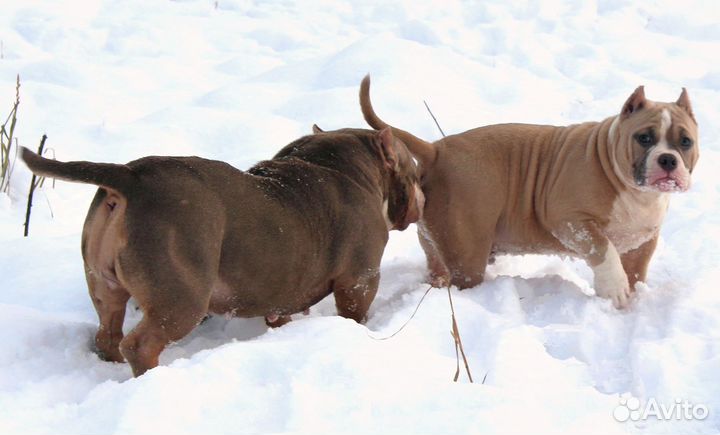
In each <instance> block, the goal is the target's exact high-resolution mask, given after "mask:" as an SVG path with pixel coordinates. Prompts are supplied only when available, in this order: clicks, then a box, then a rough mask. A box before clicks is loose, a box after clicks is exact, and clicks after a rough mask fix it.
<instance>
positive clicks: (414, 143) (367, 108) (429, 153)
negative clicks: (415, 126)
mask: <svg viewBox="0 0 720 435" xmlns="http://www.w3.org/2000/svg"><path fill="white" fill-rule="evenodd" d="M360 108H361V109H362V113H363V117H365V121H367V123H368V124H370V126H371V127H372V128H374V129H375V130H381V129H383V128H385V127H390V128H392V132H393V134H394V135H395V137H397V138H398V139H400V140H401V141H403V143H404V144H405V145H406V146H407V147H408V149H409V150H410V152H411V153H413V155H415V157H417V158H418V160H420V162H421V163H422V164H423V166H424V167H425V168H427V167H429V166H431V165H432V164H433V163H434V162H435V159H436V158H437V148H435V146H434V145H433V144H431V143H430V142H426V141H424V140H422V139H420V138H419V137H417V136H415V135H413V134H410V133H408V132H407V131H405V130H400V129H399V128H395V127H393V126H389V125H388V124H387V123H386V122H385V121H383V120H382V119H380V118H378V116H377V115H376V114H375V111H374V110H373V107H372V103H370V74H368V75H366V76H365V78H363V80H362V82H361V83H360Z"/></svg>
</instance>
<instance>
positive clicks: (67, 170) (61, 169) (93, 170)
mask: <svg viewBox="0 0 720 435" xmlns="http://www.w3.org/2000/svg"><path fill="white" fill-rule="evenodd" d="M21 148H22V150H21V153H20V157H21V158H22V159H23V161H24V162H25V164H26V165H27V166H28V168H30V170H31V171H32V172H33V173H34V174H36V175H42V176H45V177H51V178H58V179H61V180H67V181H74V182H77V183H88V184H94V185H96V186H101V187H108V188H111V189H114V190H117V191H118V192H121V193H125V194H126V193H127V191H128V189H129V188H130V187H131V186H133V185H134V184H136V183H137V179H136V178H135V175H134V174H133V172H132V170H131V169H130V168H129V167H127V166H126V165H117V164H113V163H93V162H58V161H57V160H51V159H46V158H44V157H41V156H39V155H37V154H35V153H34V152H32V151H30V150H29V149H27V148H25V147H21Z"/></svg>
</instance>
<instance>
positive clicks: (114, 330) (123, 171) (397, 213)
mask: <svg viewBox="0 0 720 435" xmlns="http://www.w3.org/2000/svg"><path fill="white" fill-rule="evenodd" d="M22 157H23V159H24V160H25V161H26V163H27V164H28V166H29V167H30V168H31V170H33V172H35V173H38V174H42V175H47V176H52V177H57V178H62V179H67V180H70V181H79V182H86V183H92V184H96V185H99V186H100V188H99V189H98V191H97V194H96V195H95V199H94V200H93V202H92V205H91V206H90V210H89V212H88V215H87V219H86V221H85V227H84V229H83V236H82V253H83V259H84V262H85V272H86V278H87V283H88V287H89V290H90V296H91V298H92V301H93V304H94V305H95V308H96V310H97V313H98V316H99V319H100V326H99V329H98V332H97V335H96V345H97V348H98V351H99V353H100V355H101V356H103V357H104V358H106V359H108V360H111V361H123V360H124V359H125V360H127V361H128V362H129V363H130V364H131V366H132V369H133V373H134V374H135V376H139V375H141V374H142V373H144V372H145V371H146V370H148V369H150V368H152V367H155V366H156V365H157V364H158V356H159V354H160V353H161V352H162V350H163V349H164V347H165V346H166V345H167V344H168V343H169V342H171V341H175V340H179V339H180V338H182V337H184V336H185V335H187V334H188V333H189V332H190V331H191V330H192V329H193V328H194V327H195V326H196V325H197V324H198V323H199V322H200V321H201V320H202V319H203V317H204V316H205V315H206V314H207V313H208V312H212V313H230V314H233V315H236V316H241V317H254V316H265V317H266V321H267V322H268V324H270V325H271V326H279V325H280V324H283V323H285V322H287V321H288V320H289V315H290V314H293V313H297V312H301V311H303V310H306V309H307V308H308V307H310V306H311V305H313V304H315V303H316V302H318V301H320V300H321V299H323V298H324V297H325V296H327V295H328V294H330V293H331V292H332V293H334V296H335V301H336V305H337V309H338V313H339V314H340V315H342V316H345V317H348V318H352V319H355V320H357V321H359V322H360V321H363V320H364V319H365V316H366V314H367V311H368V308H369V306H370V303H371V302H372V300H373V298H374V296H375V293H376V291H377V286H378V280H379V267H380V259H381V256H382V253H383V250H384V247H385V244H386V242H387V239H388V230H389V229H400V230H402V229H405V227H407V225H409V224H410V223H411V222H414V221H416V220H417V219H418V218H419V213H420V210H421V209H422V201H423V199H422V196H421V194H420V196H418V192H420V190H419V189H418V188H417V187H416V174H415V165H414V163H413V161H412V158H411V157H410V154H409V152H408V151H407V149H406V148H405V146H404V145H403V144H402V143H401V142H399V141H396V140H395V139H394V138H393V136H392V134H391V132H390V129H386V130H384V131H382V132H373V131H370V130H349V129H346V130H338V131H336V132H328V133H320V134H315V135H312V136H306V137H303V138H301V139H298V140H297V141H295V142H293V143H291V144H290V145H288V146H287V147H285V148H284V149H283V150H281V151H280V152H279V153H278V155H277V156H276V157H275V158H274V159H273V160H269V161H265V162H261V163H259V164H258V165H256V166H254V167H253V168H251V169H250V170H248V171H247V172H243V171H240V170H237V169H235V168H233V167H232V166H230V165H228V164H226V163H223V162H218V161H213V160H206V159H201V158H198V157H145V158H142V159H139V160H136V161H133V162H130V163H128V164H127V165H113V164H97V163H90V162H69V163H61V162H56V161H52V160H47V159H43V158H41V157H38V156H37V155H35V154H33V153H32V152H30V151H28V150H26V149H24V150H23V154H22ZM131 296H132V297H134V298H135V299H136V301H137V303H138V304H139V306H140V307H141V309H142V311H143V319H142V320H141V321H140V323H139V324H138V325H137V326H136V327H135V328H134V329H133V330H132V332H130V333H129V334H128V335H127V336H126V337H123V332H122V324H123V319H124V316H125V309H126V303H127V301H128V299H129V298H130V297H131Z"/></svg>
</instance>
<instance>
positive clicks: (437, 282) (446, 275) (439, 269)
mask: <svg viewBox="0 0 720 435" xmlns="http://www.w3.org/2000/svg"><path fill="white" fill-rule="evenodd" d="M418 240H420V246H421V247H422V249H423V251H425V258H426V259H427V267H428V270H429V272H430V276H429V277H428V284H430V285H432V286H433V287H437V288H442V287H446V286H447V285H448V284H449V283H450V272H449V271H448V269H447V267H446V266H445V263H444V262H443V260H442V258H441V257H440V253H439V252H438V250H437V248H436V247H435V243H434V242H433V241H432V240H431V239H430V235H429V234H428V231H427V228H425V226H424V225H423V224H419V225H418Z"/></svg>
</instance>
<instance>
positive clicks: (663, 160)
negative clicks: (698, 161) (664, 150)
mask: <svg viewBox="0 0 720 435" xmlns="http://www.w3.org/2000/svg"><path fill="white" fill-rule="evenodd" d="M658 164H659V165H660V167H661V168H663V169H664V170H666V171H668V172H670V171H672V170H674V169H675V168H677V164H678V162H677V158H676V157H675V156H674V155H672V154H660V157H658Z"/></svg>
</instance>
